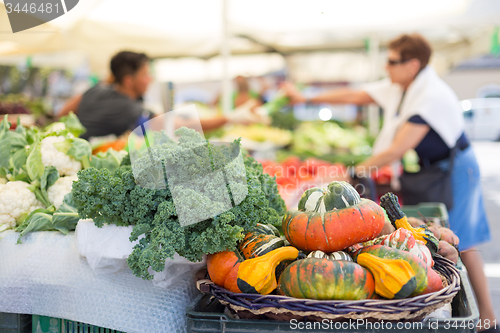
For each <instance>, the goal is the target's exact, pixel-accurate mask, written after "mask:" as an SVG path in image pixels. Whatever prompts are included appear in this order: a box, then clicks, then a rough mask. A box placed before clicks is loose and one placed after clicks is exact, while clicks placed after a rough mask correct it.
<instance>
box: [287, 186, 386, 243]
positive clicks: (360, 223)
mask: <svg viewBox="0 0 500 333" xmlns="http://www.w3.org/2000/svg"><path fill="white" fill-rule="evenodd" d="M330 185H332V184H330ZM330 185H329V187H330ZM330 188H333V189H338V188H342V192H340V191H337V190H332V191H330V192H329V195H328V196H325V198H326V199H328V200H326V199H324V200H323V202H325V208H326V207H341V208H339V209H334V210H330V211H326V212H316V211H289V212H287V213H286V214H285V216H284V217H283V222H282V228H283V233H284V234H285V237H286V239H287V240H288V241H289V242H290V244H292V245H293V246H295V247H297V248H299V249H301V250H304V251H315V250H321V251H323V252H325V253H330V252H335V251H339V250H343V249H345V248H347V247H349V246H351V245H353V244H355V243H358V242H365V241H368V240H370V239H373V238H374V237H376V236H377V235H378V234H379V233H380V231H381V230H382V228H383V227H384V223H385V216H384V212H383V210H382V209H381V208H380V207H379V206H378V205H377V204H376V203H375V202H373V201H370V200H366V199H360V200H359V201H358V198H359V196H358V197H356V196H355V195H354V192H353V190H354V188H352V186H350V185H348V184H347V183H345V184H344V183H339V182H334V183H333V185H332V186H331V187H330ZM314 193H318V192H313V193H310V192H309V193H308V195H306V197H308V198H309V199H307V200H306V203H304V204H303V205H301V208H305V209H313V210H315V209H316V207H321V206H322V204H321V200H322V199H321V198H320V197H319V196H317V195H316V196H317V198H316V200H314ZM320 195H321V193H320ZM335 196H336V198H335ZM325 200H326V201H327V202H326V201H325ZM307 201H310V202H311V203H310V204H308V203H307ZM341 203H342V205H341ZM351 204H352V205H351ZM319 210H323V208H319Z"/></svg>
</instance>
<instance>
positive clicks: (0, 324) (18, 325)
mask: <svg viewBox="0 0 500 333" xmlns="http://www.w3.org/2000/svg"><path fill="white" fill-rule="evenodd" d="M30 332H31V315H28V314H18V313H4V312H0V333H30Z"/></svg>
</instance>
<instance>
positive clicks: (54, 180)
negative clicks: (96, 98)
mask: <svg viewBox="0 0 500 333" xmlns="http://www.w3.org/2000/svg"><path fill="white" fill-rule="evenodd" d="M10 127H11V126H10V123H9V122H8V121H7V118H6V117H5V118H4V119H3V121H2V122H0V147H2V149H0V179H2V182H0V183H6V184H5V185H2V189H0V193H2V194H1V195H0V231H2V230H5V229H7V228H13V229H14V228H15V229H16V231H19V232H21V234H20V235H21V236H23V235H25V234H26V233H28V232H30V231H50V230H56V231H61V232H63V233H67V232H68V231H69V230H74V229H75V225H76V223H77V222H78V220H79V216H78V214H77V212H76V209H75V208H74V207H70V206H72V200H71V198H68V199H67V200H66V201H65V196H66V195H67V194H69V193H70V192H71V186H72V182H73V181H74V180H76V173H77V172H78V171H79V170H80V169H82V168H88V167H90V166H95V167H108V168H116V167H118V166H119V164H120V161H121V158H122V156H123V155H122V154H120V153H118V152H114V151H108V152H107V153H106V154H101V155H100V156H92V155H91V149H90V145H89V143H88V142H87V141H86V140H83V139H79V138H78V136H79V135H80V134H82V133H84V132H85V128H84V127H83V126H82V125H81V123H80V122H79V120H78V118H77V117H76V116H75V115H74V114H72V113H71V114H70V115H68V116H66V117H63V118H61V121H60V122H56V123H52V124H51V125H49V126H47V127H46V128H44V129H40V128H37V127H32V128H25V127H23V126H22V125H21V124H20V123H19V121H18V124H17V127H16V130H15V131H11V130H9V128H10ZM27 191H31V193H28V192H27ZM11 198H13V199H14V200H11ZM33 198H35V200H36V201H33ZM54 214H56V215H54ZM63 215H64V218H62V216H63ZM56 216H57V217H56Z"/></svg>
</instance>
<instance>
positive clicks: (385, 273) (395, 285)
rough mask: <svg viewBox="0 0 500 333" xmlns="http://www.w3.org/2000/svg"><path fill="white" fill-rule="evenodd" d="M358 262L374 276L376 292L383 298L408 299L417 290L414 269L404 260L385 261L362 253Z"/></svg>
mask: <svg viewBox="0 0 500 333" xmlns="http://www.w3.org/2000/svg"><path fill="white" fill-rule="evenodd" d="M357 262H358V264H360V265H361V266H363V267H365V268H366V269H368V270H369V271H370V272H371V273H372V274H373V276H374V278H375V292H376V293H377V294H379V295H380V296H382V297H385V298H388V299H393V298H406V297H408V296H410V295H411V294H412V293H413V292H414V291H415V289H416V288H417V280H416V279H415V272H414V271H413V268H411V266H410V264H409V263H407V262H406V261H404V260H402V259H384V258H379V257H376V256H374V255H372V254H369V253H361V254H360V255H358V258H357Z"/></svg>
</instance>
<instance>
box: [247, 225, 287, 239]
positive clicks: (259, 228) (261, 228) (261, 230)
mask: <svg viewBox="0 0 500 333" xmlns="http://www.w3.org/2000/svg"><path fill="white" fill-rule="evenodd" d="M252 233H254V234H256V235H258V234H264V235H273V236H276V237H279V236H280V232H279V230H278V229H276V227H275V226H273V225H272V224H267V223H257V225H256V226H255V228H254V229H253V231H252Z"/></svg>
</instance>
